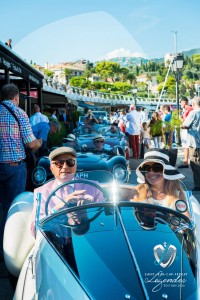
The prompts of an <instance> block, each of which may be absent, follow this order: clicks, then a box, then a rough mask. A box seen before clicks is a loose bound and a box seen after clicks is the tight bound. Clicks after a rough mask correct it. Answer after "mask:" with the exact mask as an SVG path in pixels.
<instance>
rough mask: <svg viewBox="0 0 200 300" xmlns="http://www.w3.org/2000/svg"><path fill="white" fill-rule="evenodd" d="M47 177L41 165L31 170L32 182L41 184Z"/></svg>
mask: <svg viewBox="0 0 200 300" xmlns="http://www.w3.org/2000/svg"><path fill="white" fill-rule="evenodd" d="M46 179H47V173H46V171H45V169H44V168H43V167H36V168H35V169H34V170H33V172H32V182H33V183H34V184H35V185H42V184H44V183H45V181H46Z"/></svg>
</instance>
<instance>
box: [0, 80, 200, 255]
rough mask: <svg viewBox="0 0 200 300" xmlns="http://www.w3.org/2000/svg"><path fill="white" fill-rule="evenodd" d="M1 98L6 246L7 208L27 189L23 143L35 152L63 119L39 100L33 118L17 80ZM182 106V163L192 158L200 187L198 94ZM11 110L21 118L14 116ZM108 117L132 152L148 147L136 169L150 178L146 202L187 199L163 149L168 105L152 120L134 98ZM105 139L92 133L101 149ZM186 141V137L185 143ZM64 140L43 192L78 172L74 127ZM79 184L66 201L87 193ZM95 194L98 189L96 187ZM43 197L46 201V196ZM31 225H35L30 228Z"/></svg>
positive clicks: (88, 122) (168, 133) (0, 184)
mask: <svg viewBox="0 0 200 300" xmlns="http://www.w3.org/2000/svg"><path fill="white" fill-rule="evenodd" d="M1 100H2V102H1V105H0V202H1V205H2V212H3V217H2V220H1V227H0V238H1V241H0V246H1V249H0V250H1V252H2V244H3V242H2V241H3V229H4V225H5V221H6V216H7V212H8V209H9V207H10V204H11V202H12V200H13V199H14V198H15V197H16V196H17V195H18V194H20V193H21V192H23V191H25V187H26V174H27V166H26V162H25V159H26V154H25V148H26V147H28V148H30V149H32V150H34V151H35V152H36V153H37V151H39V150H40V149H41V148H42V147H47V146H48V145H47V142H48V134H49V132H51V133H54V132H59V130H60V123H59V122H58V120H57V117H55V116H56V113H55V112H54V113H53V115H54V117H53V118H51V119H50V120H49V119H48V118H47V117H46V116H45V115H44V114H42V113H41V111H40V107H39V106H38V105H34V114H33V115H32V116H31V117H30V119H29V117H28V116H27V114H26V113H25V112H24V111H23V110H22V109H21V108H20V107H19V90H18V88H17V86H16V85H14V84H7V85H5V86H3V87H2V89H1ZM181 107H182V109H183V113H182V120H183V122H182V124H181V136H182V142H183V145H184V149H185V161H184V162H183V165H182V167H188V164H189V158H190V165H191V168H192V171H193V173H194V174H195V176H194V184H195V187H194V190H196V191H200V173H199V172H200V150H199V149H200V98H194V99H193V100H192V107H191V106H189V104H188V100H187V98H183V99H182V100H181ZM10 110H11V111H12V113H11V112H10ZM13 114H14V115H15V117H16V118H17V119H18V121H16V118H15V117H13ZM60 119H62V122H63V123H64V124H65V125H67V124H68V122H67V115H66V110H63V114H62V116H61V117H60ZM92 122H98V120H97V119H96V118H95V117H94V115H93V114H92V112H90V111H89V112H88V113H87V115H86V116H85V124H84V126H86V127H88V128H90V127H92ZM110 122H111V126H110V132H111V134H115V132H116V127H117V126H118V127H119V130H120V131H121V132H122V133H123V134H125V135H124V136H125V137H126V139H127V141H128V143H129V145H130V148H131V150H132V157H133V158H135V159H138V158H139V157H140V151H141V143H142V144H143V145H144V147H145V148H146V151H145V154H144V161H143V162H142V163H141V164H140V166H139V167H138V169H137V170H136V173H137V175H138V178H140V179H141V180H142V181H143V183H144V184H145V183H148V186H149V188H148V190H149V191H150V193H151V196H150V197H148V193H147V194H146V198H148V199H150V200H148V202H149V203H154V202H155V201H156V203H158V204H159V205H164V206H170V207H173V208H174V201H175V200H176V199H178V198H181V199H183V198H182V197H183V195H182V190H181V188H180V186H179V184H178V181H177V180H179V179H182V178H183V176H182V175H181V174H180V173H179V172H178V171H177V170H176V169H175V168H174V167H172V166H171V165H170V163H169V156H168V154H167V153H166V152H165V150H162V149H161V148H162V145H161V143H162V142H165V146H167V147H169V148H170V147H171V144H172V142H173V138H174V124H173V122H172V114H171V112H170V107H169V106H165V107H161V108H160V111H159V112H154V113H153V114H152V118H151V120H148V118H147V116H146V114H145V111H144V110H143V109H141V110H140V111H138V110H137V109H136V106H135V105H134V104H132V105H131V106H130V109H129V111H128V112H126V111H125V110H123V111H121V112H119V113H115V114H114V113H113V114H111V116H110ZM186 134H187V136H186ZM151 139H152V140H153V143H154V148H152V143H151ZM104 141H105V139H104V137H103V136H102V135H96V136H94V137H93V143H94V146H95V147H96V149H97V150H99V151H101V150H102V147H103V145H104ZM184 141H186V142H185V143H184ZM66 143H68V144H67V145H66V146H67V147H61V148H57V149H56V150H54V151H53V152H51V153H50V155H49V158H50V161H51V167H50V168H51V171H52V173H53V174H54V176H55V182H52V183H51V184H47V185H44V186H43V187H41V190H42V191H43V194H44V198H45V197H47V196H48V194H49V193H50V192H51V190H52V188H53V186H54V183H55V184H59V183H63V182H66V179H67V178H68V175H69V174H74V173H75V172H76V166H77V162H76V150H75V149H74V146H77V144H76V138H75V136H74V135H73V134H72V133H70V134H68V136H67V137H66ZM188 157H189V158H188ZM180 167H181V166H180ZM151 173H153V175H152V174H151ZM155 174H156V175H155ZM161 179H162V180H161ZM67 180H68V179H67ZM166 180H168V181H170V183H169V184H166ZM157 181H158V182H157ZM171 182H172V183H171ZM161 183H162V184H161ZM77 190H78V191H77ZM77 190H76V188H75V187H74V189H73V192H71V191H69V190H68V192H67V193H69V194H70V195H71V196H70V197H67V198H66V195H65V201H69V200H70V199H72V198H73V199H79V195H81V197H83V196H85V195H86V194H87V193H86V191H85V189H84V188H81V190H80V189H77ZM79 190H80V191H79ZM94 195H96V194H95V191H94ZM95 197H96V196H95ZM95 197H93V198H95ZM98 197H99V198H98ZM98 197H97V198H98V200H97V201H101V197H100V196H98ZM134 197H135V195H132V198H133V199H134ZM86 198H87V197H86ZM95 199H96V198H95ZM43 201H44V203H45V199H44V200H43ZM54 204H55V205H54V207H52V209H53V210H54V211H57V210H58V209H61V208H62V207H60V206H59V205H57V203H54ZM62 205H63V204H62ZM33 219H34V217H33ZM33 227H34V225H33ZM33 231H34V229H33V228H32V232H33Z"/></svg>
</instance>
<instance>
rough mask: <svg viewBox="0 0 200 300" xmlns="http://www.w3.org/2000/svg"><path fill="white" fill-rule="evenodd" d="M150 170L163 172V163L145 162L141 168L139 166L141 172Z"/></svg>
mask: <svg viewBox="0 0 200 300" xmlns="http://www.w3.org/2000/svg"><path fill="white" fill-rule="evenodd" d="M151 170H152V171H153V172H154V173H161V172H163V165H161V164H158V163H156V164H153V165H147V164H146V165H144V166H142V168H141V171H143V172H150V171H151Z"/></svg>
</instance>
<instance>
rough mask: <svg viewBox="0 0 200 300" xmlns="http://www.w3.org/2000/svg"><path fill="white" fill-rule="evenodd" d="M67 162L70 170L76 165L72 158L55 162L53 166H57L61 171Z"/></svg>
mask: <svg viewBox="0 0 200 300" xmlns="http://www.w3.org/2000/svg"><path fill="white" fill-rule="evenodd" d="M65 162H66V165H67V166H68V167H69V168H72V167H74V166H75V164H76V160H75V159H72V158H69V159H64V160H55V161H53V164H54V165H56V167H57V168H59V169H61V168H62V167H63V166H64V163H65Z"/></svg>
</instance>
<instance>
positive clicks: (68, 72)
mask: <svg viewBox="0 0 200 300" xmlns="http://www.w3.org/2000/svg"><path fill="white" fill-rule="evenodd" d="M64 74H65V78H66V83H67V84H68V83H69V79H70V77H71V75H72V70H70V69H66V68H65V69H64Z"/></svg>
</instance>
